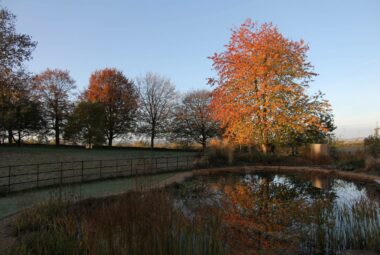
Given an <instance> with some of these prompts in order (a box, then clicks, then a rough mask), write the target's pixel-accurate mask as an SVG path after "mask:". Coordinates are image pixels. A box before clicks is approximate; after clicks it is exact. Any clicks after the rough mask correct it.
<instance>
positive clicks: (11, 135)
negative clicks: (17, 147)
mask: <svg viewBox="0 0 380 255" xmlns="http://www.w3.org/2000/svg"><path fill="white" fill-rule="evenodd" d="M8 143H9V144H12V143H13V133H12V130H8Z"/></svg>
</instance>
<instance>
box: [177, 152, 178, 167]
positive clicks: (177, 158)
mask: <svg viewBox="0 0 380 255" xmlns="http://www.w3.org/2000/svg"><path fill="white" fill-rule="evenodd" d="M177 170H178V154H177Z"/></svg>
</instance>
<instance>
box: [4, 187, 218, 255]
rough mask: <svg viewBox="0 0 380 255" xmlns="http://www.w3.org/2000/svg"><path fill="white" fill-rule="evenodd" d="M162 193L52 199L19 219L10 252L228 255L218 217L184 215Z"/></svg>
mask: <svg viewBox="0 0 380 255" xmlns="http://www.w3.org/2000/svg"><path fill="white" fill-rule="evenodd" d="M172 202H173V201H172V200H171V199H170V196H169V195H168V194H167V193H165V192H164V191H162V190H152V191H149V192H130V193H127V194H124V195H120V196H114V197H110V198H107V199H90V200H86V201H82V202H80V203H72V202H62V201H50V202H49V203H47V204H45V205H42V206H39V207H36V208H33V209H31V210H27V211H25V212H23V213H22V214H21V215H20V216H19V217H18V218H17V220H16V221H15V224H14V231H15V234H16V236H17V237H18V240H17V242H16V243H15V245H14V246H13V247H12V248H11V250H10V252H9V254H95V255H96V254H141V255H144V254H152V255H153V254H162V255H165V254H168V255H170V254H173V255H175V254H184V255H186V254H194V255H196V254H205V255H207V254H211V255H214V254H224V253H225V247H224V245H223V243H222V242H221V238H220V237H219V236H218V235H219V233H220V231H218V229H219V226H220V222H218V217H215V215H212V217H211V216H210V217H197V216H194V217H191V218H189V217H185V216H184V215H183V212H181V210H179V209H178V208H175V207H174V206H173V203H172Z"/></svg>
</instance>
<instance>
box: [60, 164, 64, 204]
mask: <svg viewBox="0 0 380 255" xmlns="http://www.w3.org/2000/svg"><path fill="white" fill-rule="evenodd" d="M62 182H63V162H61V178H60V182H59V200H62Z"/></svg>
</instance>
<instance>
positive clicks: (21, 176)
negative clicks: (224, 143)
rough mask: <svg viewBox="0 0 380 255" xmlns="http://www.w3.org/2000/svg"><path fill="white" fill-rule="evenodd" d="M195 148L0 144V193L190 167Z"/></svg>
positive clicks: (192, 162)
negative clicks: (163, 148)
mask: <svg viewBox="0 0 380 255" xmlns="http://www.w3.org/2000/svg"><path fill="white" fill-rule="evenodd" d="M194 156H196V152H194V151H180V150H149V149H148V150H146V149H124V148H99V149H93V150H86V149H84V148H76V147H47V146H45V147H44V146H40V147H36V146H27V147H20V148H18V147H9V146H8V147H0V159H1V160H0V194H3V193H4V194H5V193H9V192H13V191H21V190H27V189H32V188H39V187H46V186H56V185H59V186H61V185H65V184H71V183H79V182H87V181H95V180H100V179H107V178H116V177H130V176H135V175H142V174H153V173H158V172H167V171H176V170H180V169H188V168H191V167H192V166H193V164H194V162H195V161H194Z"/></svg>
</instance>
